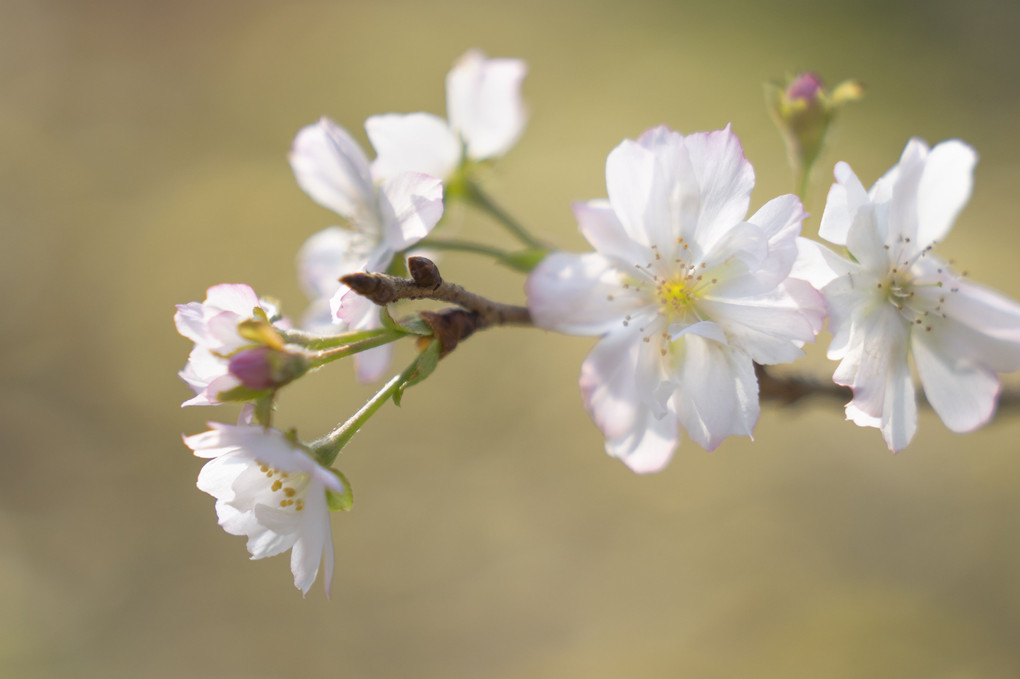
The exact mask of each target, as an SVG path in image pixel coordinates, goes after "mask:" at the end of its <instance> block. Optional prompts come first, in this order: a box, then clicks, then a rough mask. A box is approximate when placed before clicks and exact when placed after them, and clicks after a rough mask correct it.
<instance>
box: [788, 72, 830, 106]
mask: <svg viewBox="0 0 1020 679" xmlns="http://www.w3.org/2000/svg"><path fill="white" fill-rule="evenodd" d="M824 89H825V85H824V84H822V79H821V78H819V77H818V75H817V74H816V73H812V72H811V71H805V72H804V73H801V74H800V75H798V76H797V77H796V78H794V79H793V81H792V82H791V83H790V84H789V85H788V86H787V87H786V98H787V99H808V100H814V99H818V98H819V97H820V96H821V93H822V91H823V90H824Z"/></svg>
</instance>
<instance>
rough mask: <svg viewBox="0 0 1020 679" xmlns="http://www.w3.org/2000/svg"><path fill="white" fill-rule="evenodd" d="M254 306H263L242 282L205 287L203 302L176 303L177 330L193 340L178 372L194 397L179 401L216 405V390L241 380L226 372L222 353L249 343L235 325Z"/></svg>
mask: <svg viewBox="0 0 1020 679" xmlns="http://www.w3.org/2000/svg"><path fill="white" fill-rule="evenodd" d="M255 309H263V310H265V307H264V306H263V303H262V301H260V300H259V298H258V296H257V295H256V294H255V291H254V290H252V289H251V287H249V286H247V285H244V284H243V283H224V284H222V285H214V286H213V287H211V288H209V289H208V290H207V291H206V298H205V301H204V302H188V303H187V304H178V305H177V313H176V314H174V323H175V324H176V325H177V332H179V333H180V334H182V335H184V336H185V337H187V338H188V339H190V340H191V341H193V342H194V343H195V347H194V349H192V350H191V354H190V355H189V356H188V362H187V364H186V365H185V366H184V369H183V370H181V371H180V373H178V374H179V375H180V376H181V378H182V379H183V380H184V381H185V382H187V383H188V386H190V387H191V389H192V390H193V391H194V392H195V397H194V398H192V399H189V400H187V401H185V402H184V403H183V404H182V405H184V406H194V405H218V404H219V403H220V401H219V400H218V398H217V395H218V394H221V393H223V392H225V391H229V390H231V389H233V388H234V387H237V386H239V385H240V384H241V382H240V380H238V379H237V378H236V377H234V376H233V375H231V374H230V371H229V369H228V365H229V361H228V359H227V358H226V357H227V356H228V355H230V354H232V353H234V352H235V351H237V350H238V349H240V348H242V347H244V346H246V345H250V344H252V342H251V340H248V339H245V338H243V337H241V335H240V334H238V331H237V326H238V324H239V323H241V322H242V321H246V320H248V319H250V318H252V313H253V311H254V310H255Z"/></svg>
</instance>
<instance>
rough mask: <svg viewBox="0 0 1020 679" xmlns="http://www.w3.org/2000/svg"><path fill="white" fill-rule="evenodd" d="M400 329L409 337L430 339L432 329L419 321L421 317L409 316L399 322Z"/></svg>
mask: <svg viewBox="0 0 1020 679" xmlns="http://www.w3.org/2000/svg"><path fill="white" fill-rule="evenodd" d="M399 325H400V328H401V329H402V330H403V331H404V332H406V333H407V334H409V335H418V336H419V337H432V328H430V327H429V324H428V323H426V322H425V321H423V320H422V319H421V316H411V317H409V318H405V319H404V320H402V321H400V322H399Z"/></svg>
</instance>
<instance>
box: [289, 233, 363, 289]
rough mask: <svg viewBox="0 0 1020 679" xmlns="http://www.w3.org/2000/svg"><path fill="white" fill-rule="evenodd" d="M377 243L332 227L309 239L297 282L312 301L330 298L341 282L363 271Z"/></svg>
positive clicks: (303, 248)
mask: <svg viewBox="0 0 1020 679" xmlns="http://www.w3.org/2000/svg"><path fill="white" fill-rule="evenodd" d="M377 245H378V243H377V242H376V240H375V239H373V238H371V237H370V236H369V235H367V234H365V233H362V232H359V231H352V230H351V229H343V228H340V227H339V226H331V227H329V228H328V229H323V230H322V231H320V232H318V233H317V234H315V235H314V236H312V237H310V238H309V239H308V240H306V241H305V242H304V245H302V246H301V249H300V250H299V251H298V254H297V268H298V281H299V282H300V283H301V287H302V288H304V291H305V294H307V295H308V296H309V297H311V298H312V299H313V300H315V299H321V298H323V297H326V298H328V297H330V296H331V295H333V293H334V292H336V290H337V288H338V287H339V286H340V281H339V278H340V276H344V275H346V274H349V273H354V272H356V271H364V270H365V266H366V265H367V263H368V257H369V255H370V254H371V253H372V252H373V251H374V249H375V248H376V247H377Z"/></svg>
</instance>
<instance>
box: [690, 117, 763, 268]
mask: <svg viewBox="0 0 1020 679" xmlns="http://www.w3.org/2000/svg"><path fill="white" fill-rule="evenodd" d="M684 148H685V149H686V151H687V154H688V155H689V157H690V163H691V166H692V167H693V168H694V174H695V176H696V177H697V181H698V187H699V195H700V203H701V209H700V215H699V218H698V228H697V240H698V242H699V243H700V244H701V245H702V246H703V247H706V248H707V247H711V244H712V243H713V242H715V241H716V240H717V239H718V238H721V237H722V236H723V234H725V233H726V231H727V230H728V229H729V228H730V227H732V226H733V225H734V224H736V223H737V222H740V221H743V219H744V217H745V216H746V215H747V209H748V206H749V205H750V202H751V190H752V189H753V188H754V170H753V169H752V167H751V163H749V162H748V160H747V158H746V157H745V156H744V150H743V148H742V147H741V145H740V139H738V138H737V135H735V134H733V132H732V131H731V130H730V126H729V125H727V126H726V127H725V128H724V129H722V130H716V131H714V132H697V133H695V134H689V135H687V136H686V137H685V138H684Z"/></svg>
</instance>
